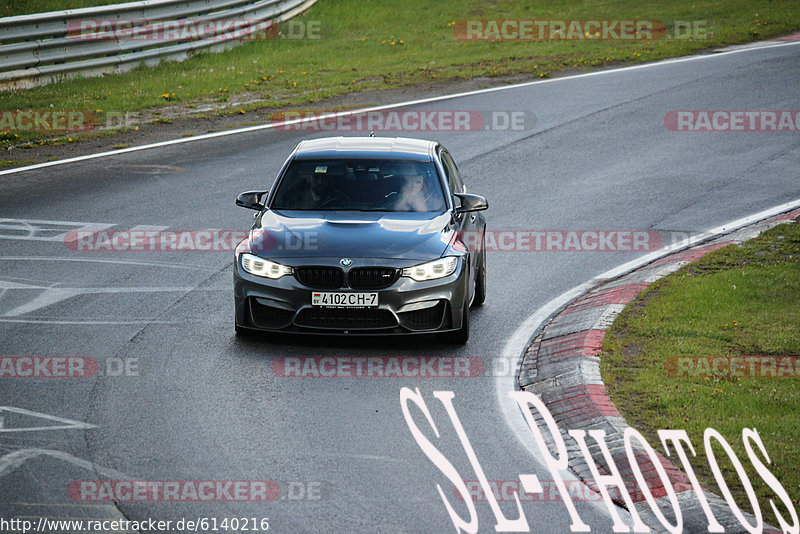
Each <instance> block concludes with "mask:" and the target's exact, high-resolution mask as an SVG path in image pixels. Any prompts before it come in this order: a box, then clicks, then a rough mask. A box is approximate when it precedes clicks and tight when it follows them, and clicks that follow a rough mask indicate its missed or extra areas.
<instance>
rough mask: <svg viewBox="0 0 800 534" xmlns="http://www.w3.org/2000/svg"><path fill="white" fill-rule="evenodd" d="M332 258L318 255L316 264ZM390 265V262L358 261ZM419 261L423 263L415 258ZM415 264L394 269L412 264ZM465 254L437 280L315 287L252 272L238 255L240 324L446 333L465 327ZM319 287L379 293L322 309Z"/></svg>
mask: <svg viewBox="0 0 800 534" xmlns="http://www.w3.org/2000/svg"><path fill="white" fill-rule="evenodd" d="M333 261H334V260H333V259H322V260H321V261H320V259H319V258H315V259H314V261H313V264H314V265H325V264H326V263H329V264H330V262H333ZM365 261H366V262H368V263H370V264H374V265H384V266H385V265H386V260H383V263H381V260H359V263H360V264H362V265H363V264H364V262H365ZM416 263H419V262H416ZM413 264H414V262H410V263H408V264H403V265H395V264H392V265H390V266H391V267H399V268H403V267H409V266H411V265H413ZM465 264H466V262H465V258H461V259H459V262H458V267H457V268H456V270H455V272H453V274H451V275H449V276H446V277H444V278H441V279H437V280H427V281H424V282H417V281H415V280H412V279H411V278H407V277H402V276H401V277H400V278H398V280H397V281H395V282H394V283H393V284H392V285H391V286H389V287H387V288H385V289H378V290H354V289H350V288H340V289H330V290H329V289H325V290H321V289H314V288H311V287H307V286H305V285H303V284H301V283H300V282H299V281H298V280H297V279H296V278H295V277H294V276H293V275H285V276H282V277H281V278H278V279H277V280H272V279H269V278H263V277H259V276H255V275H252V274H250V273H248V272H246V271H244V269H243V268H242V265H241V258H240V256H239V255H238V254H237V255H236V261H235V265H234V277H233V281H234V300H235V305H236V324H237V325H238V326H239V327H240V328H245V329H250V330H262V331H273V332H298V333H317V334H333V335H336V334H358V335H370V334H379V335H386V334H425V333H432V332H447V331H452V330H457V329H459V328H460V327H461V324H462V320H463V313H464V310H465V308H466V306H465V302H466V299H467V298H468V295H469V293H468V291H467V289H468V285H467V280H468V275H467V269H466V268H465ZM319 291H334V292H355V293H364V292H369V293H378V306H377V307H373V308H323V307H320V306H312V304H311V295H312V293H314V292H319Z"/></svg>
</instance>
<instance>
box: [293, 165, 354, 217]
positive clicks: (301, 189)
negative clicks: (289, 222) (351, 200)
mask: <svg viewBox="0 0 800 534" xmlns="http://www.w3.org/2000/svg"><path fill="white" fill-rule="evenodd" d="M331 181H332V180H331V177H330V176H328V175H326V174H322V173H307V174H305V175H304V176H303V178H302V179H301V180H300V183H299V184H298V185H297V186H295V187H294V188H293V189H292V191H291V192H290V193H289V194H288V195H287V197H286V199H285V202H284V204H286V205H287V206H291V207H292V208H294V209H316V208H321V207H326V205H330V207H331V208H335V207H336V206H335V205H334V204H335V203H337V202H341V201H346V200H347V197H346V196H345V195H344V194H343V193H341V192H340V191H338V190H337V189H336V188H334V187H333V186H332V185H331Z"/></svg>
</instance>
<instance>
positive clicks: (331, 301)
mask: <svg viewBox="0 0 800 534" xmlns="http://www.w3.org/2000/svg"><path fill="white" fill-rule="evenodd" d="M311 305H312V306H325V307H329V308H374V307H376V306H377V305H378V294H377V293H343V292H337V293H321V292H317V291H315V292H313V293H311Z"/></svg>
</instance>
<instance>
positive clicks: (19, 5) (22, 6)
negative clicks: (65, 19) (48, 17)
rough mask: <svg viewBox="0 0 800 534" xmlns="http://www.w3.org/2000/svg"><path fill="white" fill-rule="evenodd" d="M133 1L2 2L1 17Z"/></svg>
mask: <svg viewBox="0 0 800 534" xmlns="http://www.w3.org/2000/svg"><path fill="white" fill-rule="evenodd" d="M130 1H132V0H24V1H21V0H3V1H2V2H0V17H13V16H15V15H30V14H32V13H46V12H47V11H62V10H64V9H77V8H80V7H94V6H105V5H111V4H122V3H123V2H130Z"/></svg>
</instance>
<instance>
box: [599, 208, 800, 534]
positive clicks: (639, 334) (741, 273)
mask: <svg viewBox="0 0 800 534" xmlns="http://www.w3.org/2000/svg"><path fill="white" fill-rule="evenodd" d="M798 303H800V224H797V223H795V224H781V225H779V226H777V227H775V228H773V229H771V230H769V231H767V232H764V233H763V234H762V235H761V236H759V237H758V238H756V239H753V240H750V241H747V242H745V243H743V244H742V245H740V246H736V245H731V246H727V247H724V248H722V249H720V250H718V251H715V252H713V253H711V254H708V255H706V256H705V257H703V258H702V259H701V260H700V261H698V262H696V263H693V264H689V265H687V266H685V267H683V268H682V269H681V270H679V271H678V272H676V273H674V274H672V275H670V276H667V277H665V278H663V279H661V280H659V281H658V282H656V283H654V284H652V285H651V286H650V288H648V289H647V290H646V291H645V292H643V293H642V294H640V295H639V296H638V297H637V298H636V299H635V300H634V301H633V302H631V303H630V304H629V305H628V306H627V307H626V308H625V310H624V311H623V312H622V313H621V314H620V315H619V316H618V317H617V319H616V321H615V322H614V324H613V326H612V328H611V329H610V330H609V331H608V332H607V334H606V337H605V340H604V342H603V348H602V353H601V358H600V362H601V363H600V366H601V371H602V374H603V380H604V381H605V383H606V385H607V387H608V391H609V394H610V396H611V400H612V401H613V402H614V404H615V405H616V407H617V408H618V409H619V411H620V413H621V414H622V415H623V416H624V417H625V419H626V420H627V421H628V423H629V424H631V425H632V426H633V427H635V428H637V429H638V430H640V431H641V432H642V433H643V434H644V435H645V437H646V438H647V439H648V441H649V442H650V444H651V445H653V446H654V447H656V448H657V449H659V450H662V451H663V449H662V447H661V445H660V443H661V442H660V441H659V439H658V437H657V434H656V431H657V430H658V429H684V430H686V431H687V433H688V434H689V437H690V438H691V442H692V444H693V445H694V447H695V449H696V451H697V454H698V456H697V457H695V458H694V459H693V460H692V466H693V467H694V469H695V471H696V472H697V473H698V475H699V479H700V482H701V484H703V485H704V486H705V487H706V488H708V489H710V490H711V491H714V492H716V493H717V494H719V495H721V493H720V492H719V489H718V486H717V484H716V483H715V481H714V478H713V474H712V471H711V469H710V468H709V465H708V460H707V457H706V453H705V448H704V447H703V432H704V430H705V428H707V427H711V428H714V429H716V430H717V431H719V432H720V433H721V434H722V435H723V436H724V437H725V439H726V440H727V441H728V442H729V443H730V444H731V446H732V447H733V449H734V451H736V455H737V456H738V458H739V459H740V461H741V462H742V464H743V465H744V466H745V468H746V469H747V472H748V477H749V479H750V481H751V482H752V483H753V486H754V488H755V490H756V494H757V496H758V502H759V504H760V506H761V510H762V512H763V513H764V516H765V518H772V519H771V520H772V522H773V524H774V525H777V523H776V522H775V520H774V516H773V513H772V511H771V508H770V507H769V505H768V502H769V499H775V500H776V504H778V508H779V510H782V513H783V514H784V515H786V514H785V511H783V510H784V509H783V507H782V505H780V503H779V501H778V500H777V497H776V496H775V494H774V492H772V490H770V489H769V487H768V486H767V485H766V484H765V483H763V481H762V480H761V478H760V477H759V476H758V475H757V474H756V473H755V471H754V470H753V469H752V467H751V465H752V464H751V463H750V461H749V460H748V457H747V454H746V452H745V449H744V447H743V445H742V429H744V428H755V429H757V430H758V432H759V434H760V436H761V439H762V440H763V442H764V445H765V447H766V449H767V452H768V454H769V457H770V459H771V460H772V464H771V465H770V466H769V469H770V471H771V472H772V474H774V475H775V476H776V477H777V478H778V480H780V481H781V483H782V484H783V486H784V488H785V489H786V490H787V492H788V493H789V495H790V496H791V498H792V499H793V500H794V502H797V499H798V497H800V469H798V467H800V425H798V424H797V415H796V414H797V413H798V412H800V376H798V375H797V374H795V375H794V377H790V378H787V377H783V378H775V377H765V378H761V377H756V378H748V377H736V376H734V377H731V376H729V375H725V374H723V373H719V374H717V375H715V374H713V372H712V373H711V376H707V377H703V376H702V374H703V373H701V374H700V375H695V376H693V377H687V376H685V375H686V374H687V373H681V374H682V375H684V376H675V375H676V373H675V367H674V366H673V365H670V364H666V365H667V366H668V367H669V368H671V369H672V370H673V371H672V372H667V371H666V370H665V369H666V368H665V362H668V361H669V360H670V359H673V360H672V362H674V358H680V357H714V356H723V357H733V356H778V357H781V356H800V306H798ZM693 368H694V369H698V367H693ZM720 370H722V368H720ZM798 371H800V369H798ZM745 374H747V373H745ZM714 452H715V456H716V457H717V458H718V459H719V460H720V467H721V468H722V469H723V473H724V474H725V480H726V481H727V482H728V483H729V484H730V487H731V489H732V490H733V491H734V495H735V496H736V501H737V503H738V504H739V505H740V506H741V507H742V509H744V510H750V509H751V508H750V507H749V505H748V500H747V499H746V497H745V496H744V492H743V489H742V485H741V484H740V483H739V478H738V477H737V475H736V473H735V471H734V470H733V466H732V464H731V462H729V461H727V460H725V461H722V458H725V454H724V451H722V449H721V448H720V447H718V446H715V447H714ZM675 462H676V465H677V464H679V461H678V460H675Z"/></svg>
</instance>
